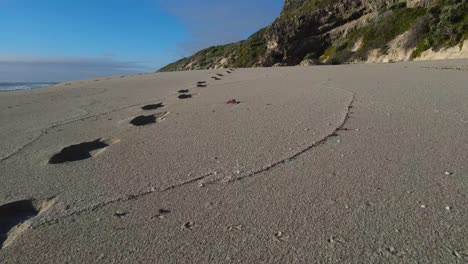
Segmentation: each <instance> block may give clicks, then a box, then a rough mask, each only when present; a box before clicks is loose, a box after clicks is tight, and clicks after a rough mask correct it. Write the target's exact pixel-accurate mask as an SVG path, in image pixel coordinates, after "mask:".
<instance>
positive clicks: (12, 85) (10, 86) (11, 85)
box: [0, 82, 58, 92]
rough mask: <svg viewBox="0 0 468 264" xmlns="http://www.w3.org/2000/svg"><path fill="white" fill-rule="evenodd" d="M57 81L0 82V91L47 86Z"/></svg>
mask: <svg viewBox="0 0 468 264" xmlns="http://www.w3.org/2000/svg"><path fill="white" fill-rule="evenodd" d="M57 83H58V82H0V92H5V91H14V90H30V89H36V88H43V87H48V86H51V85H54V84H57Z"/></svg>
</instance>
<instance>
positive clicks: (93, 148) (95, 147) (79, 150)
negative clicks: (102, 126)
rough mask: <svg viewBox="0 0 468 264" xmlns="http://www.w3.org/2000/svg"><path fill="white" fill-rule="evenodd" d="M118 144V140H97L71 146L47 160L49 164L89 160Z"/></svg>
mask: <svg viewBox="0 0 468 264" xmlns="http://www.w3.org/2000/svg"><path fill="white" fill-rule="evenodd" d="M118 142H120V140H118V139H115V140H106V141H103V140H101V139H100V138H99V139H96V140H94V141H90V142H83V143H80V144H76V145H71V146H68V147H66V148H63V149H62V150H61V151H60V152H59V153H57V154H55V155H53V156H52V157H51V158H50V159H49V164H62V163H68V162H73V161H80V160H85V159H89V158H91V157H95V156H97V155H99V154H101V153H102V152H104V151H105V150H106V148H107V147H109V146H110V145H112V144H115V143H118Z"/></svg>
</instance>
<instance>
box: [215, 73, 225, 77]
mask: <svg viewBox="0 0 468 264" xmlns="http://www.w3.org/2000/svg"><path fill="white" fill-rule="evenodd" d="M216 75H218V76H220V77H222V76H224V75H223V74H221V73H218V74H216Z"/></svg>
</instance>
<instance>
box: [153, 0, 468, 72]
mask: <svg viewBox="0 0 468 264" xmlns="http://www.w3.org/2000/svg"><path fill="white" fill-rule="evenodd" d="M467 37H468V0H406V1H402V0H286V1H285V4H284V8H283V10H282V12H281V14H280V16H279V17H278V18H277V19H276V20H275V21H274V22H273V23H272V24H271V25H269V26H268V27H266V28H264V29H261V30H259V31H258V32H257V33H255V34H253V35H252V36H251V37H249V38H248V39H246V40H244V41H240V42H237V43H232V44H227V45H223V46H216V47H210V48H207V49H204V50H202V51H200V52H198V53H196V54H195V55H193V56H191V57H188V58H184V59H182V60H179V61H177V62H175V63H172V64H169V65H167V66H166V67H164V68H162V69H161V70H160V71H176V70H194V69H211V68H225V67H256V66H284V65H298V64H300V65H310V64H341V63H355V62H391V61H404V60H412V59H423V58H424V54H426V53H427V52H428V51H431V52H438V51H443V50H445V49H448V48H452V49H453V47H458V48H459V49H460V54H465V55H466V52H465V53H463V52H461V50H462V48H463V43H464V41H465V39H467ZM464 49H466V47H464ZM460 56H463V55H460ZM455 57H456V55H455Z"/></svg>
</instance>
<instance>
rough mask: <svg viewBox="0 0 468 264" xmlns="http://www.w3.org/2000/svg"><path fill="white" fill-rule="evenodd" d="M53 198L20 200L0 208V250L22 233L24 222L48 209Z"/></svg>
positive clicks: (24, 226) (24, 227) (26, 226)
mask: <svg viewBox="0 0 468 264" xmlns="http://www.w3.org/2000/svg"><path fill="white" fill-rule="evenodd" d="M54 202H55V197H51V198H48V199H45V200H33V199H28V200H20V201H14V202H11V203H7V204H4V205H1V206H0V249H4V248H6V247H7V246H8V245H9V244H11V242H12V241H13V240H14V239H15V238H16V237H17V236H18V235H19V234H21V233H22V232H24V231H25V230H27V228H28V225H26V222H27V221H28V220H30V219H32V218H34V217H36V216H37V215H38V214H39V213H41V212H43V211H44V210H47V209H48V208H50V207H51V206H52V205H53V204H54Z"/></svg>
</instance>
